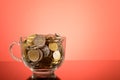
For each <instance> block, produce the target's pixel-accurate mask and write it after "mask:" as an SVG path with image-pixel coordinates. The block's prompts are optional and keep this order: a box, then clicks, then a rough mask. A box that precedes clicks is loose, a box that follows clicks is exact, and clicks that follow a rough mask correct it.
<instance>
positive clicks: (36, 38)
mask: <svg viewBox="0 0 120 80" xmlns="http://www.w3.org/2000/svg"><path fill="white" fill-rule="evenodd" d="M62 42H63V38H62V37H61V36H60V35H58V34H54V35H53V34H48V35H41V34H33V35H31V36H29V37H27V38H26V39H25V40H24V41H22V56H23V60H24V62H25V64H26V65H28V66H29V67H32V68H34V69H41V68H42V69H48V68H54V67H56V66H59V65H60V63H61V62H62V60H63V58H64V50H63V45H62Z"/></svg>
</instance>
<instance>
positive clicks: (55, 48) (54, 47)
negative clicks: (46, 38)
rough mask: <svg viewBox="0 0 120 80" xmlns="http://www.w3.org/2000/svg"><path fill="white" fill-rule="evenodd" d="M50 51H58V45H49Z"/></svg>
mask: <svg viewBox="0 0 120 80" xmlns="http://www.w3.org/2000/svg"><path fill="white" fill-rule="evenodd" d="M49 49H50V50H52V51H56V50H57V49H58V45H57V43H49Z"/></svg>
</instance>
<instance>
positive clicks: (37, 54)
mask: <svg viewBox="0 0 120 80" xmlns="http://www.w3.org/2000/svg"><path fill="white" fill-rule="evenodd" d="M42 57H43V53H42V51H41V50H39V49H37V50H35V49H31V50H29V51H28V58H29V59H30V60H31V61H32V62H36V61H40V60H41V59H42Z"/></svg>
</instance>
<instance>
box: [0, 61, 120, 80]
mask: <svg viewBox="0 0 120 80" xmlns="http://www.w3.org/2000/svg"><path fill="white" fill-rule="evenodd" d="M55 74H56V76H57V77H56V78H54V79H40V78H39V79H31V76H32V72H31V71H30V70H29V68H27V67H26V66H24V64H23V63H21V62H0V80H120V61H117V60H81V61H64V62H63V64H62V65H61V66H60V67H59V68H58V69H57V70H56V71H55Z"/></svg>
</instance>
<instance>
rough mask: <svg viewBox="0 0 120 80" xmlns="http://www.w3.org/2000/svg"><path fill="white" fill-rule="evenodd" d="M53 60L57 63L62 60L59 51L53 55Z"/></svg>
mask: <svg viewBox="0 0 120 80" xmlns="http://www.w3.org/2000/svg"><path fill="white" fill-rule="evenodd" d="M53 58H54V60H55V61H58V60H60V58H61V54H60V52H59V51H58V50H57V51H55V52H54V53H53Z"/></svg>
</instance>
